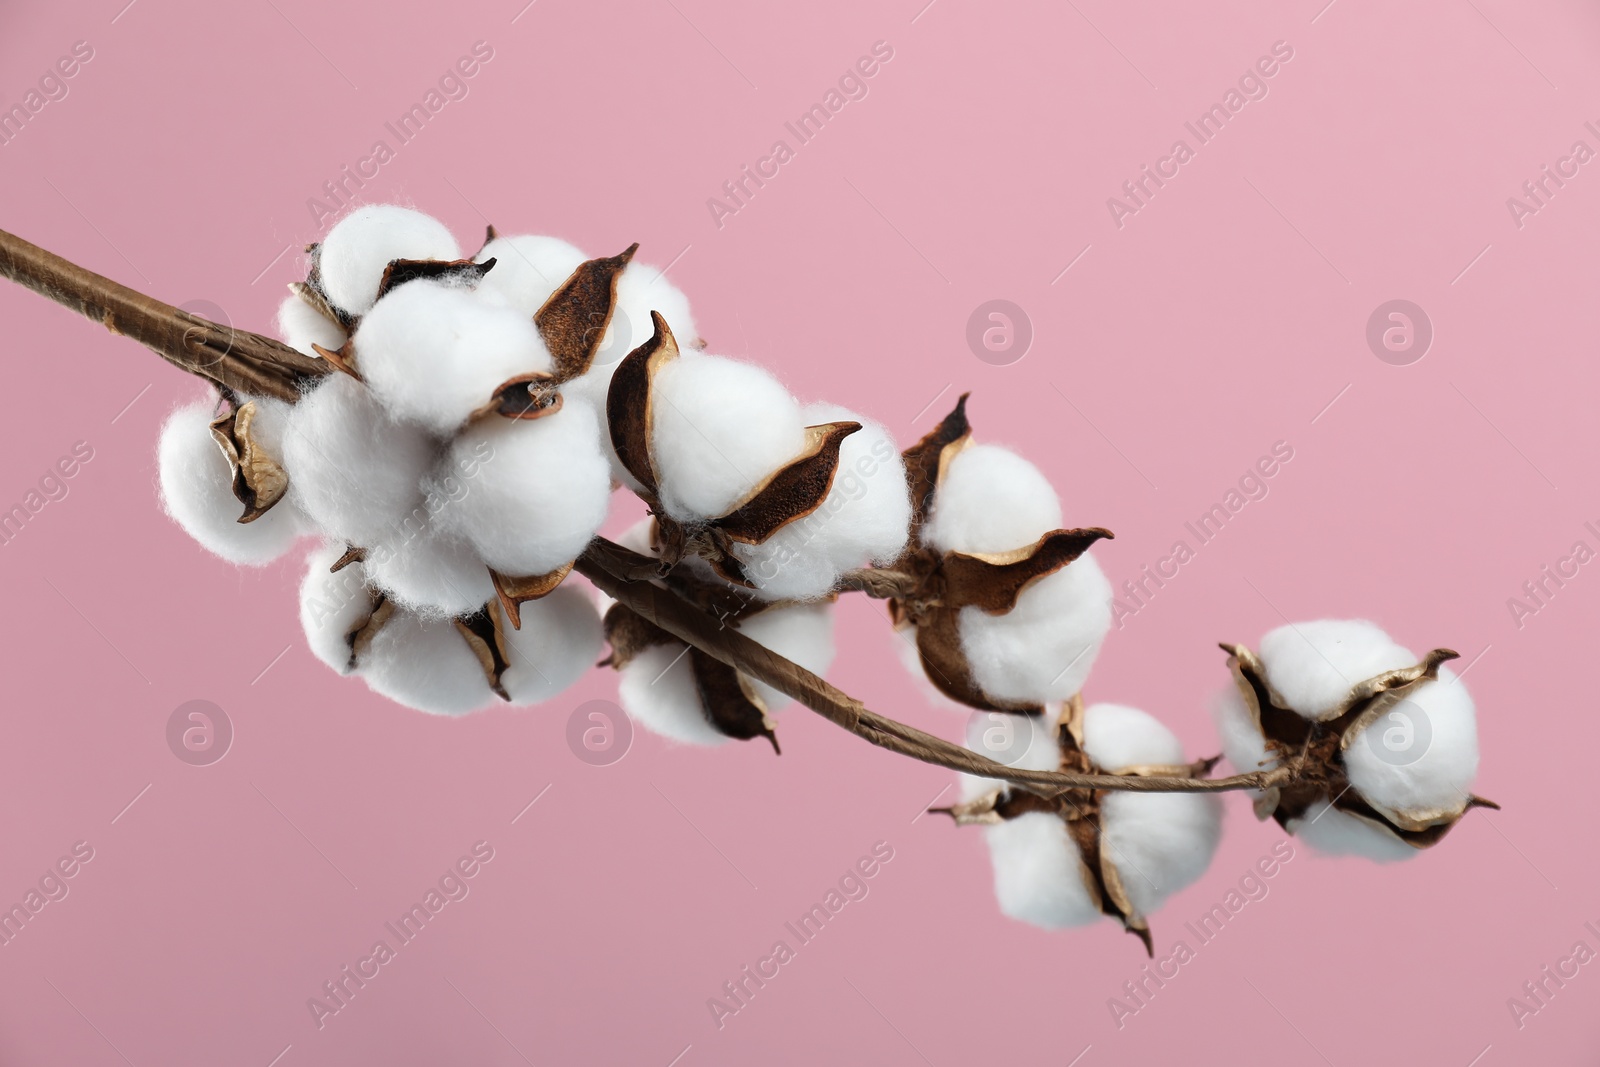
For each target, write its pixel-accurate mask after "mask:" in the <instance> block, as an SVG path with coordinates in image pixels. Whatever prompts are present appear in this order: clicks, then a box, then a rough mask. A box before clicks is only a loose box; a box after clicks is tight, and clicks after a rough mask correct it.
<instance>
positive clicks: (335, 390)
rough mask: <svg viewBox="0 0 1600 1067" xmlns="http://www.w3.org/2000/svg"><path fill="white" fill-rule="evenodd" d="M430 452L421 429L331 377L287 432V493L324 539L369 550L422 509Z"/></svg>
mask: <svg viewBox="0 0 1600 1067" xmlns="http://www.w3.org/2000/svg"><path fill="white" fill-rule="evenodd" d="M433 455H434V446H433V443H432V442H431V441H430V440H429V439H428V437H427V435H426V434H424V433H422V432H421V431H420V430H417V429H415V428H413V427H410V426H404V425H401V424H399V423H396V422H395V421H394V420H392V419H390V418H389V416H388V415H387V414H386V413H385V412H384V410H383V408H382V406H381V405H380V404H379V403H378V402H377V400H376V399H375V398H374V397H373V395H372V393H371V392H370V391H369V390H368V389H367V388H366V387H365V386H364V385H362V384H361V383H360V382H358V381H356V380H355V379H354V378H351V377H349V376H348V375H345V374H330V375H328V376H327V377H325V378H324V379H323V380H322V382H321V383H320V384H318V385H317V387H316V388H315V389H313V390H312V391H311V392H310V393H308V394H306V396H304V397H303V398H302V399H301V400H300V402H299V403H298V404H296V405H294V408H293V410H292V411H291V412H290V414H289V417H288V427H287V429H286V431H285V432H284V440H283V460H284V466H285V468H287V470H288V472H289V498H290V499H291V500H292V501H293V502H294V503H295V504H296V505H297V506H298V507H299V508H300V509H301V510H302V511H304V512H305V513H306V515H308V516H309V517H310V518H311V520H312V521H313V522H315V523H316V524H317V525H318V526H320V527H321V528H322V530H323V531H324V532H325V533H326V534H327V535H328V536H329V537H332V538H335V539H337V540H341V541H345V542H348V543H350V544H353V545H360V546H363V547H367V548H370V547H372V546H373V545H374V544H376V543H377V542H379V541H382V540H385V539H386V538H389V537H393V536H395V531H396V530H397V529H398V528H399V526H400V524H401V523H402V522H403V521H405V520H406V519H407V518H408V517H410V516H412V515H413V514H414V513H415V511H416V510H417V508H418V507H419V506H420V504H421V501H422V492H421V489H420V488H419V486H420V482H421V479H422V476H423V474H424V473H426V472H427V470H428V468H429V466H430V465H431V464H432V461H433ZM276 510H278V509H277V508H274V509H273V511H276ZM269 514H270V513H269Z"/></svg>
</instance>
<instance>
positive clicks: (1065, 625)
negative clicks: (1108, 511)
mask: <svg viewBox="0 0 1600 1067" xmlns="http://www.w3.org/2000/svg"><path fill="white" fill-rule="evenodd" d="M958 626H959V628H960V633H961V649H962V651H963V652H964V653H965V654H966V657H967V663H968V665H969V666H970V667H971V669H972V677H973V680H974V681H976V682H977V683H978V685H979V686H980V687H981V688H982V689H983V691H984V692H985V693H986V694H988V695H989V696H990V697H991V698H992V699H995V700H1003V701H1013V702H1019V703H1020V702H1032V703H1045V702H1048V701H1052V700H1065V699H1067V698H1068V697H1070V696H1072V695H1073V694H1074V693H1077V692H1078V691H1079V690H1081V689H1082V688H1083V683H1084V681H1085V680H1087V679H1088V677H1089V671H1090V669H1091V668H1092V667H1093V666H1094V661H1095V657H1096V656H1098V655H1099V653H1100V645H1101V642H1103V641H1104V640H1105V636H1106V634H1107V633H1108V632H1109V631H1110V629H1111V583H1110V582H1109V581H1107V580H1106V576H1105V574H1104V573H1103V572H1102V571H1101V570H1100V565H1099V564H1097V563H1096V562H1095V561H1094V557H1093V556H1091V555H1089V554H1088V553H1087V552H1086V553H1084V554H1083V555H1081V556H1079V557H1078V558H1077V559H1075V560H1073V561H1072V562H1071V563H1069V564H1067V565H1066V566H1065V567H1063V568H1061V569H1060V570H1059V571H1056V572H1055V573H1054V574H1051V575H1047V576H1046V577H1044V578H1041V579H1039V580H1038V581H1037V582H1034V583H1033V584H1032V585H1030V586H1029V587H1028V588H1027V589H1025V590H1023V592H1022V595H1021V596H1019V597H1017V603H1016V606H1015V607H1013V608H1012V609H1011V610H1010V611H1009V612H1006V613H1005V614H1004V615H990V614H989V613H988V612H986V611H984V610H983V609H982V608H976V607H968V608H963V609H961V619H960V622H959V624H958Z"/></svg>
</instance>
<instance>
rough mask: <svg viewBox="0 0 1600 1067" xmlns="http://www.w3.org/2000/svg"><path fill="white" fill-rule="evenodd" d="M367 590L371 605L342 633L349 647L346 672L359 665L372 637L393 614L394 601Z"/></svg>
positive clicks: (370, 645) (370, 643)
mask: <svg viewBox="0 0 1600 1067" xmlns="http://www.w3.org/2000/svg"><path fill="white" fill-rule="evenodd" d="M367 592H368V596H369V597H370V600H371V606H370V607H369V608H368V609H367V613H366V614H365V615H363V616H361V617H360V618H359V619H357V620H356V622H355V624H354V625H353V626H351V627H350V630H349V631H348V632H347V633H346V634H345V635H344V643H345V644H346V645H348V646H349V648H350V660H349V663H348V664H347V666H346V668H345V673H347V674H348V673H349V672H350V671H353V670H355V669H356V668H357V667H359V666H360V665H361V658H362V657H363V656H365V655H366V654H367V649H369V648H371V647H372V639H373V638H374V637H376V636H377V634H378V631H379V630H381V629H383V626H384V624H385V623H387V622H388V621H389V619H390V618H392V617H393V616H394V601H392V600H390V599H389V598H388V597H386V596H384V595H383V594H382V593H378V592H374V591H372V590H368V591H367Z"/></svg>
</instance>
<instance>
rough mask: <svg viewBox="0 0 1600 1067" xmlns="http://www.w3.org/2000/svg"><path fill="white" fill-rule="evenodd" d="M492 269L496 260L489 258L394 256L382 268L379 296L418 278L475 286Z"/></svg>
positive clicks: (381, 296)
mask: <svg viewBox="0 0 1600 1067" xmlns="http://www.w3.org/2000/svg"><path fill="white" fill-rule="evenodd" d="M493 269H494V260H493V259H486V260H484V261H483V262H482V263H479V262H477V261H476V260H472V259H392V260H390V261H389V265H388V266H387V267H384V268H383V277H382V278H381V279H379V281H378V297H377V298H378V299H379V300H382V299H383V298H384V297H386V296H388V295H389V293H390V292H392V291H393V290H395V289H398V288H399V287H400V286H402V285H404V284H405V283H406V282H414V281H416V280H417V279H419V278H425V279H428V280H430V281H445V282H457V283H464V284H466V285H471V286H476V285H477V284H478V283H479V282H481V281H483V276H484V275H485V274H488V273H489V272H490V271H491V270H493Z"/></svg>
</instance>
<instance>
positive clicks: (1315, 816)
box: [1286, 800, 1420, 863]
mask: <svg viewBox="0 0 1600 1067" xmlns="http://www.w3.org/2000/svg"><path fill="white" fill-rule="evenodd" d="M1286 829H1287V830H1288V831H1289V833H1290V834H1292V835H1294V837H1295V838H1296V839H1297V840H1300V841H1304V842H1305V843H1306V844H1307V845H1308V846H1309V847H1310V848H1312V849H1314V850H1316V851H1317V852H1321V853H1324V854H1325V855H1329V856H1364V857H1366V858H1367V859H1369V860H1377V861H1378V862H1379V863H1393V862H1395V861H1397V860H1408V859H1410V858H1411V857H1413V856H1415V855H1417V854H1418V852H1419V851H1420V850H1419V849H1415V848H1412V847H1411V846H1410V845H1408V844H1406V843H1405V842H1404V841H1402V840H1400V838H1398V837H1396V836H1395V835H1394V834H1392V833H1390V832H1389V831H1388V830H1387V829H1385V828H1384V827H1382V826H1379V825H1378V824H1377V823H1374V822H1370V821H1368V820H1367V819H1363V818H1361V817H1360V816H1356V815H1351V814H1349V813H1348V812H1343V811H1340V810H1339V809H1338V808H1335V807H1333V806H1332V805H1330V804H1329V803H1328V802H1327V801H1326V800H1319V801H1317V802H1316V803H1314V804H1312V805H1311V806H1310V807H1309V808H1307V809H1306V814H1305V818H1303V819H1290V820H1289V824H1288V826H1287V827H1286Z"/></svg>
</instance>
